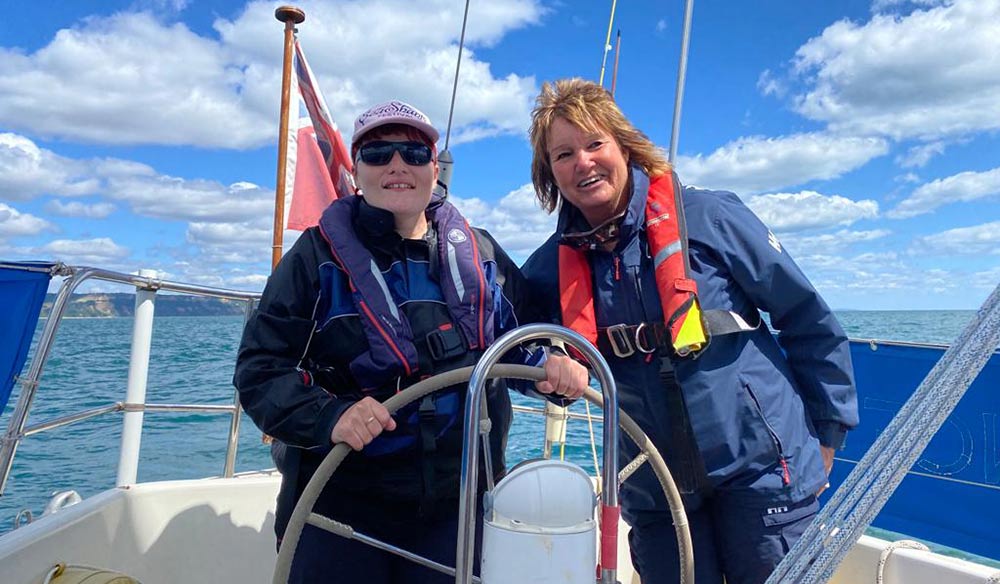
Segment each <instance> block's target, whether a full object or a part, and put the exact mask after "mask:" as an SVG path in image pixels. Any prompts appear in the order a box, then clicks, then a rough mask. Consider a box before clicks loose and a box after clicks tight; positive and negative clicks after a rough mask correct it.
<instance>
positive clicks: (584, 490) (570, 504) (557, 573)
mask: <svg viewBox="0 0 1000 584" xmlns="http://www.w3.org/2000/svg"><path fill="white" fill-rule="evenodd" d="M596 502H597V498H596V496H595V494H594V490H593V484H592V483H591V481H590V477H589V476H587V473H585V472H584V471H583V469H581V468H580V467H578V466H576V465H575V464H572V463H569V462H564V461H559V460H536V461H531V462H528V463H524V464H522V465H519V466H517V467H515V468H514V470H512V471H511V472H510V473H509V474H508V475H507V476H506V477H504V478H503V480H501V481H500V483H499V484H497V486H496V488H494V489H493V491H492V497H488V499H487V504H486V506H487V508H486V516H485V520H484V522H483V552H482V563H481V565H480V571H481V576H482V580H483V584H524V583H527V582H539V583H541V582H546V583H549V582H560V583H562V582H565V583H567V584H593V583H594V579H595V574H596V566H597V538H596V530H597V522H596V521H594V506H595V505H596Z"/></svg>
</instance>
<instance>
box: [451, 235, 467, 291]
mask: <svg viewBox="0 0 1000 584" xmlns="http://www.w3.org/2000/svg"><path fill="white" fill-rule="evenodd" d="M448 269H449V270H451V277H452V281H453V282H455V292H456V293H457V294H458V298H459V300H464V299H465V285H464V284H463V283H462V272H461V271H460V270H459V269H458V258H457V257H456V250H455V246H454V245H452V244H451V243H448Z"/></svg>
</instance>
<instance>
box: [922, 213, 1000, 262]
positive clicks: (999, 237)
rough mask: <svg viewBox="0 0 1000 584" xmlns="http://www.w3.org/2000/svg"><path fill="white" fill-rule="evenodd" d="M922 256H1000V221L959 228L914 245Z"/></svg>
mask: <svg viewBox="0 0 1000 584" xmlns="http://www.w3.org/2000/svg"><path fill="white" fill-rule="evenodd" d="M912 251H913V253H916V254H920V255H941V256H949V255H955V254H961V255H1000V221H993V222H991V223H984V224H982V225H975V226H973V227H958V228H956V229H949V230H947V231H942V232H940V233H935V234H933V235H928V236H926V237H921V238H920V239H918V240H917V241H916V242H915V244H914V249H913V250H912Z"/></svg>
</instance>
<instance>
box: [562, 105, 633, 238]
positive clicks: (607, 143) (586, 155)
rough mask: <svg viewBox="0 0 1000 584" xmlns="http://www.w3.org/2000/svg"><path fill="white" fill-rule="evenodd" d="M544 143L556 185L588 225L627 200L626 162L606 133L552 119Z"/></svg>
mask: <svg viewBox="0 0 1000 584" xmlns="http://www.w3.org/2000/svg"><path fill="white" fill-rule="evenodd" d="M546 142H547V144H548V156H549V164H550V165H551V166H552V175H553V177H554V178H555V183H556V186H558V187H559V191H560V192H561V193H562V195H563V196H564V197H565V198H566V200H567V201H569V202H570V203H571V204H572V205H573V206H574V207H576V208H577V209H579V210H580V212H581V213H583V216H584V217H585V218H586V219H587V222H588V223H590V225H591V226H592V227H593V226H597V225H600V224H601V223H604V222H605V221H607V220H608V219H610V218H611V217H613V216H614V215H616V214H618V213H620V212H621V210H622V207H623V205H624V204H625V202H626V201H627V197H626V195H625V186H626V184H627V183H628V161H627V160H626V158H625V155H624V154H623V153H622V150H621V148H620V147H619V146H618V143H617V142H616V141H615V140H614V138H612V137H611V135H610V134H609V133H608V132H605V131H603V130H598V131H589V130H584V129H582V128H578V127H576V126H574V125H573V124H571V123H570V122H568V121H566V120H565V119H564V118H556V119H555V120H553V121H552V125H551V126H550V127H549V131H548V137H547V139H546Z"/></svg>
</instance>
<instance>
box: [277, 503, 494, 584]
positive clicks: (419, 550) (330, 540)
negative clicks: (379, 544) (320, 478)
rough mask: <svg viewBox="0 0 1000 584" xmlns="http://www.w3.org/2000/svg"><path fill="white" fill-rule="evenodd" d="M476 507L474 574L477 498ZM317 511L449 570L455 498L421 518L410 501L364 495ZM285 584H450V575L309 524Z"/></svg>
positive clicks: (453, 542)
mask: <svg viewBox="0 0 1000 584" xmlns="http://www.w3.org/2000/svg"><path fill="white" fill-rule="evenodd" d="M475 505H476V516H477V521H476V539H475V563H474V571H475V573H476V574H477V575H478V573H479V549H480V542H481V541H482V513H481V511H480V510H481V508H482V506H481V503H480V499H478V498H477V501H476V502H475ZM323 507H325V508H324V509H317V511H318V512H321V513H323V514H324V515H328V516H329V517H331V518H333V519H336V520H338V521H341V522H343V523H346V524H348V525H350V526H351V527H353V528H354V530H355V531H356V532H361V533H363V534H365V535H369V536H372V537H374V538H376V539H378V540H381V541H383V542H385V543H388V544H391V545H393V546H395V547H399V548H402V549H405V550H406V551H409V552H413V553H416V554H418V555H420V556H423V557H425V558H428V559H430V560H433V561H435V562H438V563H439V564H444V565H445V566H448V567H451V568H454V566H455V547H456V539H457V536H458V501H441V502H440V503H439V505H438V506H437V511H436V512H435V514H434V516H432V517H422V516H421V515H420V513H419V511H418V510H417V509H416V508H415V506H414V505H401V504H398V503H394V502H392V501H383V500H371V499H368V498H365V497H363V496H351V497H343V498H340V499H338V501H337V502H335V503H331V502H329V501H327V502H325V504H324V505H323ZM288 581H289V582H290V583H296V584H298V583H301V584H306V583H326V582H329V583H337V582H343V583H345V584H353V583H355V582H364V583H365V584H404V583H407V584H409V583H413V582H422V583H423V582H426V583H428V584H438V583H440V584H451V583H452V582H454V581H455V578H454V576H448V575H445V574H443V573H441V572H437V571H434V570H432V569H430V568H426V567H424V566H421V565H418V564H416V563H414V562H412V561H410V560H407V559H404V558H401V557H399V556H397V555H395V554H392V553H390V552H385V551H382V550H379V549H376V548H374V547H371V546H369V545H367V544H364V543H361V542H359V541H356V540H353V539H352V540H349V539H345V538H343V537H340V536H339V535H334V534H332V533H329V532H326V531H324V530H321V529H318V528H316V527H313V526H311V525H307V526H306V527H305V529H304V530H303V531H302V537H301V538H300V540H299V546H298V549H297V550H296V552H295V556H294V559H293V560H292V570H291V576H290V577H289V580H288Z"/></svg>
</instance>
